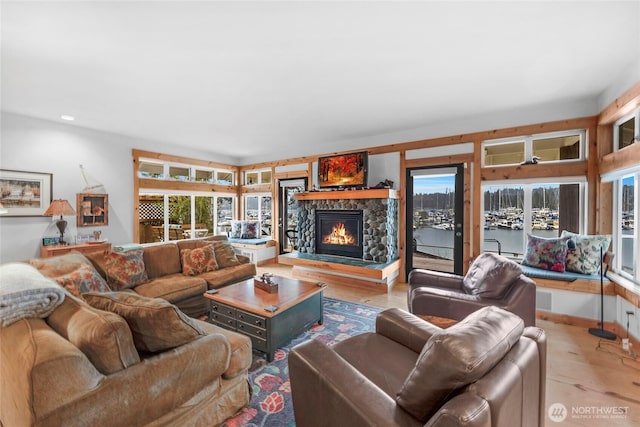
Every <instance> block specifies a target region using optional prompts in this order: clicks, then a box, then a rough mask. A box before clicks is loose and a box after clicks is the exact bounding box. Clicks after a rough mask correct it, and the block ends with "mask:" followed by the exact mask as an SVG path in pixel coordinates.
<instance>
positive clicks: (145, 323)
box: [83, 292, 204, 352]
mask: <svg viewBox="0 0 640 427" xmlns="http://www.w3.org/2000/svg"><path fill="white" fill-rule="evenodd" d="M83 297H84V299H85V300H86V301H87V302H88V303H89V304H91V305H92V306H93V307H95V308H97V309H99V310H106V311H110V312H112V313H116V314H118V315H120V316H122V317H124V319H125V320H126V321H127V323H128V324H129V328H130V329H131V332H132V334H133V342H134V343H135V345H136V348H137V349H138V350H140V351H149V352H158V351H163V350H167V349H170V348H174V347H178V346H181V345H183V344H186V343H188V342H191V341H192V340H194V339H195V338H197V337H199V336H201V335H204V332H202V329H200V328H199V327H198V326H197V325H196V324H195V323H194V322H193V321H192V320H191V319H189V317H187V315H185V314H184V313H183V312H181V311H180V310H179V309H178V308H177V307H176V306H174V305H173V304H170V303H169V302H167V301H165V300H163V299H160V298H147V297H144V296H142V295H138V294H136V293H134V292H109V293H86V294H84V295H83Z"/></svg>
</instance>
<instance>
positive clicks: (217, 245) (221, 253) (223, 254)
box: [213, 240, 240, 268]
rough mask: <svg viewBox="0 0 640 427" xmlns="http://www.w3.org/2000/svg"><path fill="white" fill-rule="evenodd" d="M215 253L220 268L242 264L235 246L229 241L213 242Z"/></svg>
mask: <svg viewBox="0 0 640 427" xmlns="http://www.w3.org/2000/svg"><path fill="white" fill-rule="evenodd" d="M213 252H214V253H215V255H216V261H218V267H219V268H225V267H233V266H235V265H238V264H240V261H238V258H237V257H236V253H235V251H234V250H233V246H231V243H229V242H228V241H224V240H221V241H215V242H213Z"/></svg>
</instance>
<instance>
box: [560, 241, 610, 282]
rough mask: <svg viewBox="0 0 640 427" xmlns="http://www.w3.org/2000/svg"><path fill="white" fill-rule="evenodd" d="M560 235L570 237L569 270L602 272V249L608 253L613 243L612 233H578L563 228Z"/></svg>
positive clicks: (586, 272) (588, 272)
mask: <svg viewBox="0 0 640 427" xmlns="http://www.w3.org/2000/svg"><path fill="white" fill-rule="evenodd" d="M560 237H568V238H569V239H571V240H570V242H569V250H568V251H567V271H573V272H576V273H582V274H598V273H599V272H600V260H601V258H600V255H601V254H600V249H602V254H604V253H606V252H607V250H608V249H609V245H610V244H611V235H610V234H603V235H586V234H576V233H571V232H570V231H566V230H563V231H562V234H561V235H560Z"/></svg>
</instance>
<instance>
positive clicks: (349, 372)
mask: <svg viewBox="0 0 640 427" xmlns="http://www.w3.org/2000/svg"><path fill="white" fill-rule="evenodd" d="M288 363H289V375H290V381H291V393H292V398H293V407H294V416H295V421H296V425H297V426H298V427H310V426H350V427H358V426H363V427H364V426H385V427H386V426H483V427H484V426H493V427H517V426H543V425H544V417H545V403H544V402H545V378H546V336H545V333H544V331H543V330H542V329H539V328H535V327H527V328H525V327H524V324H523V321H522V319H520V318H519V317H518V316H516V315H514V314H512V313H510V312H507V311H505V310H502V309H500V308H497V307H485V308H482V309H480V310H478V311H476V312H475V313H473V314H471V315H470V316H468V317H467V318H466V319H465V320H463V321H462V322H459V323H458V324H456V325H454V326H451V327H450V328H448V329H440V328H438V327H437V326H435V325H432V324H430V323H428V322H426V321H424V320H422V319H420V318H418V317H417V316H414V315H412V314H410V313H408V312H406V311H403V310H400V309H397V308H394V309H389V310H386V311H384V312H382V313H381V314H379V315H378V317H377V319H376V331H375V332H368V333H364V334H360V335H357V336H354V337H350V338H348V339H346V340H344V341H342V342H340V343H337V344H335V345H334V346H333V347H328V346H327V345H325V344H323V343H321V342H320V341H317V340H311V341H307V342H305V343H303V344H300V345H298V346H296V347H294V348H293V349H292V350H291V352H290V353H289V361H288Z"/></svg>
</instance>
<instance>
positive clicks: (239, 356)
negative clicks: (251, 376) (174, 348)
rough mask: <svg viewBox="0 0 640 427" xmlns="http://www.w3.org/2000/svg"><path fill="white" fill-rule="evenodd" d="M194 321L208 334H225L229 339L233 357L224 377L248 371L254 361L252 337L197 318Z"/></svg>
mask: <svg viewBox="0 0 640 427" xmlns="http://www.w3.org/2000/svg"><path fill="white" fill-rule="evenodd" d="M194 322H195V323H196V324H197V325H198V326H199V327H200V328H201V329H202V330H203V331H204V332H205V333H206V334H207V335H209V334H220V335H224V336H225V337H226V338H227V340H228V341H229V344H230V347H231V358H230V359H229V366H228V367H227V370H226V371H225V372H224V374H223V377H224V378H227V379H229V378H233V377H236V376H238V375H240V374H243V373H244V372H246V371H247V370H248V369H249V367H250V366H251V363H252V361H253V356H252V347H251V339H250V338H249V337H248V336H246V335H242V334H239V333H237V332H233V331H230V330H228V329H224V328H221V327H219V326H216V325H212V324H211V323H208V322H203V321H201V320H195V319H194Z"/></svg>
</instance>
